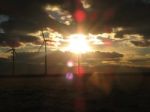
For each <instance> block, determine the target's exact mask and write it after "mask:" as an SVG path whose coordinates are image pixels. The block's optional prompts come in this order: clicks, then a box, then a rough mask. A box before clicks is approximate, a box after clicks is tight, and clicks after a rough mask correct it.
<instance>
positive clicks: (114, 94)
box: [0, 73, 150, 112]
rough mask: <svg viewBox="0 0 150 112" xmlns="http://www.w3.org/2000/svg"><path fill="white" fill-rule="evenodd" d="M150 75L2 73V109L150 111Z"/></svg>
mask: <svg viewBox="0 0 150 112" xmlns="http://www.w3.org/2000/svg"><path fill="white" fill-rule="evenodd" d="M149 86H150V76H149V75H148V74H147V75H143V74H136V73H132V74H129V73H126V74H115V75H114V74H104V73H101V74H100V73H95V74H90V75H85V76H83V77H80V78H79V77H74V79H73V80H67V79H66V78H65V75H59V76H45V77H42V76H31V77H25V76H22V77H19V76H16V77H0V112H150V107H149V106H150V87H149Z"/></svg>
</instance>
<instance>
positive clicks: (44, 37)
mask: <svg viewBox="0 0 150 112" xmlns="http://www.w3.org/2000/svg"><path fill="white" fill-rule="evenodd" d="M47 37H49V35H48V33H46V34H44V32H43V30H42V38H43V43H42V44H41V46H40V48H39V50H38V52H40V50H41V48H42V47H43V46H44V48H45V58H44V64H45V67H44V68H45V69H44V74H45V75H47V42H53V41H52V40H49V39H46V38H47Z"/></svg>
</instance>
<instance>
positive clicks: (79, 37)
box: [66, 34, 91, 54]
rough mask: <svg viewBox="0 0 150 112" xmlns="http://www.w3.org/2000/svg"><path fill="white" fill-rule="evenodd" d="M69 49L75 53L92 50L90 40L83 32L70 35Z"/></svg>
mask: <svg viewBox="0 0 150 112" xmlns="http://www.w3.org/2000/svg"><path fill="white" fill-rule="evenodd" d="M68 44H69V45H68V46H67V47H66V50H67V51H70V52H73V53H75V54H81V53H86V52H90V51H91V48H90V46H89V45H88V40H87V39H86V36H85V35H83V34H72V35H70V36H69V37H68Z"/></svg>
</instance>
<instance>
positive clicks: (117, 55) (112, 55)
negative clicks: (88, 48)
mask: <svg viewBox="0 0 150 112" xmlns="http://www.w3.org/2000/svg"><path fill="white" fill-rule="evenodd" d="M95 55H96V57H99V58H122V57H123V54H120V53H117V52H100V51H97V52H95Z"/></svg>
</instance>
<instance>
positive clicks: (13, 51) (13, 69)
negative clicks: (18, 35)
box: [12, 48, 15, 75]
mask: <svg viewBox="0 0 150 112" xmlns="http://www.w3.org/2000/svg"><path fill="white" fill-rule="evenodd" d="M12 61H13V62H12V75H15V49H14V48H12Z"/></svg>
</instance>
